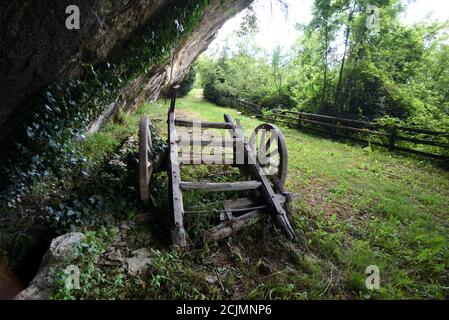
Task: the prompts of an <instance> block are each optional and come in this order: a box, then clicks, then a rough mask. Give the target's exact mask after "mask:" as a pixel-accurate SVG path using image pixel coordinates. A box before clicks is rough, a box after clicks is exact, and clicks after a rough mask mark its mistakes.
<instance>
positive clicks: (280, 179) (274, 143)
mask: <svg viewBox="0 0 449 320" xmlns="http://www.w3.org/2000/svg"><path fill="white" fill-rule="evenodd" d="M248 144H249V147H250V149H251V150H252V151H253V152H254V155H255V158H256V161H257V163H258V164H259V165H260V167H261V168H262V170H263V171H264V172H262V174H265V175H267V176H270V177H271V178H272V180H273V183H274V184H275V186H276V187H277V189H279V190H278V191H280V192H283V191H284V190H283V189H284V184H285V180H286V179H287V167H288V153H287V145H286V143H285V138H284V135H283V134H282V132H281V130H279V128H278V127H276V126H275V125H273V124H271V123H264V124H261V125H259V126H258V127H257V128H256V129H254V132H253V134H252V135H251V137H250V138H249V142H248Z"/></svg>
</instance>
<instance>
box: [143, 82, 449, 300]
mask: <svg viewBox="0 0 449 320" xmlns="http://www.w3.org/2000/svg"><path fill="white" fill-rule="evenodd" d="M161 103H162V102H161ZM161 103H159V104H151V105H146V106H145V107H144V109H143V112H145V113H148V114H149V115H150V118H152V119H156V120H155V121H156V123H157V124H158V125H159V126H162V127H163V126H164V124H165V116H166V110H167V105H166V104H165V105H164V107H161ZM177 112H178V117H190V118H195V119H203V120H208V121H223V114H224V113H227V114H229V115H231V116H232V117H233V118H234V119H235V118H240V120H241V123H242V127H243V128H244V129H246V130H245V135H246V136H247V137H248V135H249V134H251V131H252V129H253V128H254V127H256V126H257V125H258V124H260V123H261V121H259V120H258V119H252V118H249V117H245V116H243V115H239V114H238V112H237V111H236V110H234V109H231V108H223V107H218V106H215V105H213V104H210V103H208V102H206V101H204V100H202V99H201V92H200V91H198V90H194V91H192V92H191V93H190V94H189V96H187V97H186V98H183V99H179V100H178V103H177ZM158 119H161V120H158ZM165 130H166V129H165V128H164V129H162V131H163V132H165ZM282 132H283V133H284V135H285V137H286V141H287V145H288V151H289V175H288V180H287V189H288V190H289V191H292V192H299V193H300V194H301V197H302V199H301V201H300V202H299V203H297V204H296V206H295V207H296V208H295V211H296V212H295V213H294V224H295V228H296V231H297V233H298V234H299V235H300V241H299V242H298V243H295V244H292V245H293V246H295V247H296V249H297V250H298V251H299V252H300V254H299V257H297V260H298V261H297V265H295V264H293V265H291V266H289V267H288V268H287V269H281V270H273V271H274V272H272V274H271V275H270V276H268V277H267V279H266V280H264V281H263V282H261V283H258V284H257V285H256V286H255V287H254V288H252V289H251V290H248V291H247V294H248V297H253V298H267V297H271V298H273V297H274V296H279V297H282V298H370V297H373V298H418V299H419V298H421V299H429V298H438V299H443V298H448V297H449V291H448V286H447V284H448V283H449V278H448V270H447V269H448V265H449V251H448V243H449V241H448V232H447V231H448V222H449V172H448V171H446V170H444V169H442V168H440V167H439V166H438V165H436V164H432V162H431V160H428V159H419V158H413V157H409V156H402V155H399V154H393V153H389V152H387V151H386V150H383V149H373V148H371V147H366V148H363V147H361V146H359V145H351V144H349V143H346V142H339V141H334V140H328V139H324V138H320V137H316V136H313V135H309V134H306V133H303V132H301V131H298V130H296V129H289V128H285V127H282ZM186 201H187V202H188V201H189V199H188V197H187V199H186ZM284 249H285V248H284ZM285 250H287V249H285ZM287 251H288V250H287ZM290 251H291V250H290ZM293 251H295V250H293ZM369 265H377V266H379V268H380V276H381V289H380V290H379V291H369V290H367V289H366V286H365V279H366V277H367V274H365V269H366V267H367V266H369ZM256 282H257V281H256ZM301 288H303V290H301ZM304 289H305V290H304Z"/></svg>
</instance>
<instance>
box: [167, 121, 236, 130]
mask: <svg viewBox="0 0 449 320" xmlns="http://www.w3.org/2000/svg"><path fill="white" fill-rule="evenodd" d="M175 125H176V126H178V127H187V128H193V126H199V127H201V128H213V129H233V126H232V125H230V124H229V123H225V122H205V121H192V120H185V119H177V120H175Z"/></svg>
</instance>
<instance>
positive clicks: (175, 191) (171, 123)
mask: <svg viewBox="0 0 449 320" xmlns="http://www.w3.org/2000/svg"><path fill="white" fill-rule="evenodd" d="M168 144H169V170H168V177H169V182H170V196H171V199H170V200H171V202H170V209H171V212H172V222H173V229H172V241H173V244H174V245H177V246H179V247H181V248H184V247H186V246H187V241H186V233H185V229H184V204H183V198H182V192H181V188H180V183H181V172H180V170H179V160H178V145H177V143H176V130H175V111H174V106H172V108H170V111H169V113H168Z"/></svg>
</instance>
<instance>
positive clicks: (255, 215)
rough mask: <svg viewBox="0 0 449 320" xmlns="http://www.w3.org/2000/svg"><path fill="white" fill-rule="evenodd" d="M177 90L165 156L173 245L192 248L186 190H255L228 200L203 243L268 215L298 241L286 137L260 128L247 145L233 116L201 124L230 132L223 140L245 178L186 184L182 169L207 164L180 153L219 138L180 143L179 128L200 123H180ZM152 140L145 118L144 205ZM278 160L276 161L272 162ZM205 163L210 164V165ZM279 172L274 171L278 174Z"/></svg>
mask: <svg viewBox="0 0 449 320" xmlns="http://www.w3.org/2000/svg"><path fill="white" fill-rule="evenodd" d="M175 105H176V88H175V90H174V94H173V96H172V98H171V103H170V108H169V111H168V150H167V154H166V157H164V158H166V159H167V164H168V165H167V171H168V176H169V187H170V190H169V192H170V194H169V196H170V208H171V221H172V241H173V244H175V245H177V246H180V247H186V246H187V245H188V242H187V237H186V232H185V229H184V214H185V211H184V203H183V192H187V191H189V190H204V191H208V192H221V191H236V190H252V191H251V193H252V195H253V196H251V197H249V198H240V199H238V200H230V201H225V202H224V209H223V211H222V212H221V214H220V220H221V223H220V224H219V225H217V226H215V227H213V228H211V229H209V230H207V231H206V232H205V233H204V235H203V240H205V241H209V240H218V239H221V238H224V237H227V236H230V235H232V234H234V233H235V232H237V231H239V230H241V229H243V228H244V227H246V226H248V225H251V224H253V223H255V222H257V221H259V220H260V219H262V218H263V217H264V216H265V215H266V214H271V216H272V218H273V221H274V222H275V223H276V224H277V226H278V227H279V228H281V229H282V230H283V232H284V233H285V235H286V236H287V238H289V239H291V240H293V239H295V238H296V236H295V232H294V231H293V228H292V227H291V224H290V221H289V217H288V213H287V208H288V203H289V202H291V201H292V198H293V195H292V194H290V193H288V192H286V191H285V189H284V183H285V180H286V177H287V165H288V154H287V146H286V144H285V139H284V136H283V135H282V133H281V131H280V130H279V129H278V128H277V127H276V126H274V125H272V124H268V123H266V124H262V125H259V126H258V127H257V128H256V129H255V130H254V132H253V133H252V135H251V136H250V138H249V141H248V142H246V141H245V137H244V134H243V130H242V127H241V125H240V121H239V120H237V121H236V122H234V121H233V119H232V118H231V117H230V116H229V115H224V122H201V123H200V125H201V129H211V128H212V129H222V130H228V132H229V133H230V136H231V138H230V139H229V138H222V139H221V140H220V141H219V142H220V144H222V147H223V148H229V149H231V150H232V155H233V157H232V158H231V162H232V163H231V164H232V165H233V166H236V167H238V168H239V170H240V173H241V175H242V177H243V178H244V179H242V181H237V182H225V183H212V182H187V181H181V174H180V166H183V165H196V164H205V161H204V159H203V157H202V154H201V153H200V154H194V153H193V151H191V157H189V159H188V161H186V160H185V159H182V158H180V157H179V153H178V152H179V149H180V148H181V147H183V148H185V147H186V146H187V147H191V150H193V147H194V146H199V147H200V150H201V152H202V150H203V149H202V148H203V147H206V146H208V145H210V144H211V143H214V144H215V145H216V144H217V139H215V140H214V141H210V140H208V139H204V137H200V139H196V138H195V137H194V134H193V131H188V132H189V133H191V135H190V136H189V137H188V139H185V137H184V139H182V140H181V139H180V138H179V137H178V135H177V130H176V129H177V128H179V127H186V128H189V129H193V128H194V127H195V126H196V124H197V123H198V122H196V121H193V120H185V119H177V118H176V116H175ZM152 153H153V148H152V142H151V132H150V126H149V119H148V117H146V116H143V117H142V118H141V121H140V132H139V184H140V195H141V198H142V200H143V201H145V202H147V201H148V199H149V196H150V195H149V188H148V186H149V183H150V179H151V174H152V172H153V170H155V162H154V161H151V159H152ZM273 159H275V161H273ZM206 164H209V162H208V163H206ZM273 169H274V170H273Z"/></svg>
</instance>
